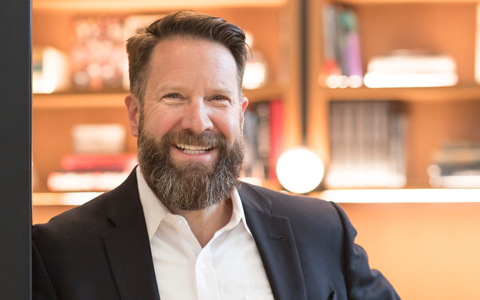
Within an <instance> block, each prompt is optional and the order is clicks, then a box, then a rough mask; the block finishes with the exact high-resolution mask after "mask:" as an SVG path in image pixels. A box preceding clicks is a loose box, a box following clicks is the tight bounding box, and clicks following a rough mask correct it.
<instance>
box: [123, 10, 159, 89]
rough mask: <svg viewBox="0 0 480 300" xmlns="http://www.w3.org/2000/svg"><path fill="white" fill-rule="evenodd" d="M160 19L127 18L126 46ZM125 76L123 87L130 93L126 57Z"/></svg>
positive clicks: (145, 17)
mask: <svg viewBox="0 0 480 300" xmlns="http://www.w3.org/2000/svg"><path fill="white" fill-rule="evenodd" d="M160 17H161V16H160V15H134V16H130V17H127V18H125V22H124V23H123V24H124V25H123V41H124V42H125V46H126V43H127V40H128V39H129V38H130V37H132V36H134V35H135V34H137V33H139V32H141V31H145V29H146V28H147V27H148V26H149V25H150V24H151V23H153V21H155V20H157V19H159V18H160ZM123 74H125V75H124V76H123V79H122V86H123V89H124V90H127V91H128V90H130V79H129V78H128V58H127V56H126V55H125V56H124V59H123Z"/></svg>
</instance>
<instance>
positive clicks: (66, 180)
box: [47, 172, 130, 192]
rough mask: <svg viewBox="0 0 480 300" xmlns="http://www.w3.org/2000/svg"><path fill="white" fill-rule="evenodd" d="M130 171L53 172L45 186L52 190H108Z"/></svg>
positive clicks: (121, 180)
mask: <svg viewBox="0 0 480 300" xmlns="http://www.w3.org/2000/svg"><path fill="white" fill-rule="evenodd" d="M128 175H130V172H53V173H50V175H48V179H47V186H48V188H49V189H50V190H51V191H53V192H73V191H109V190H112V189H114V188H116V187H117V186H118V185H120V184H121V183H122V182H123V181H124V180H125V179H127V177H128Z"/></svg>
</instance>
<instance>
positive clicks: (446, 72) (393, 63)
mask: <svg viewBox="0 0 480 300" xmlns="http://www.w3.org/2000/svg"><path fill="white" fill-rule="evenodd" d="M457 81H458V76H457V73H456V62H455V60H454V59H453V57H452V56H450V55H447V54H441V53H430V52H427V51H421V50H405V49H400V50H395V51H392V52H391V53H389V54H386V55H380V56H377V57H374V58H372V59H371V60H370V62H369V63H368V72H367V74H366V75H365V85H366V86H367V87H370V88H392V87H436V86H453V85H455V84H456V83H457Z"/></svg>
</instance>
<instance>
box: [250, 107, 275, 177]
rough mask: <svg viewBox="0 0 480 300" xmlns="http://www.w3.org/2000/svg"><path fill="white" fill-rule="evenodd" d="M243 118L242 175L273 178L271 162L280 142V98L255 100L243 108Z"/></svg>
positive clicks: (273, 165) (273, 170)
mask: <svg viewBox="0 0 480 300" xmlns="http://www.w3.org/2000/svg"><path fill="white" fill-rule="evenodd" d="M244 120H245V121H244V129H243V135H244V141H245V146H246V155H245V163H244V165H243V172H242V177H243V178H257V179H260V180H262V181H263V180H265V179H267V180H273V181H276V180H277V176H276V170H275V166H276V165H277V161H278V158H279V157H280V154H281V152H282V143H283V139H282V136H283V102H282V101H281V100H277V99H273V100H270V101H265V102H259V103H255V104H253V105H252V106H251V107H249V109H248V110H247V111H246V112H245V116H244ZM257 179H255V182H257V184H259V183H260V182H258V181H257ZM247 180H248V179H247Z"/></svg>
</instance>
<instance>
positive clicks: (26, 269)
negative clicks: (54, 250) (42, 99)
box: [0, 0, 32, 300]
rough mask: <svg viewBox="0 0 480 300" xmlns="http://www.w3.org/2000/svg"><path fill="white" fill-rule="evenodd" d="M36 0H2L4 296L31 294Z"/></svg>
mask: <svg viewBox="0 0 480 300" xmlns="http://www.w3.org/2000/svg"><path fill="white" fill-rule="evenodd" d="M30 82H31V1H30V0H2V1H0V103H1V105H0V299H15V300H28V299H30V298H31V279H30V277H31V275H30V273H31V258H30V257H31V238H30V233H31V222H32V221H31V219H32V218H31V197H32V196H31V194H32V188H31V139H30V137H31V134H30V133H31V125H30V124H31V98H32V97H31V83H30Z"/></svg>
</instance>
